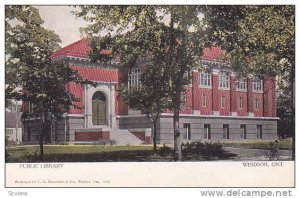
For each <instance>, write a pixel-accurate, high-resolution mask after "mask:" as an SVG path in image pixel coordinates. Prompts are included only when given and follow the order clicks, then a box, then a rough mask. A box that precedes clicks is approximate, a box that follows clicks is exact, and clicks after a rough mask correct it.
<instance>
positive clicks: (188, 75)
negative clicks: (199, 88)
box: [184, 71, 193, 86]
mask: <svg viewBox="0 0 300 198" xmlns="http://www.w3.org/2000/svg"><path fill="white" fill-rule="evenodd" d="M184 78H185V79H186V80H187V81H188V84H187V86H192V83H193V75H192V71H186V72H184Z"/></svg>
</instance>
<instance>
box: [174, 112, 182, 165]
mask: <svg viewBox="0 0 300 198" xmlns="http://www.w3.org/2000/svg"><path fill="white" fill-rule="evenodd" d="M173 127H174V161H181V148H180V130H179V108H176V109H175V110H174V115H173Z"/></svg>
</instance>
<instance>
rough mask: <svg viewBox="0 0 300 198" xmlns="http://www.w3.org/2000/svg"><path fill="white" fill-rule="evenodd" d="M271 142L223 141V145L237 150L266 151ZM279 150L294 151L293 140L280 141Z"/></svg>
mask: <svg viewBox="0 0 300 198" xmlns="http://www.w3.org/2000/svg"><path fill="white" fill-rule="evenodd" d="M270 142H274V141H270V140H261V141H254V140H253V141H249V140H247V141H230V140H229V141H222V142H221V143H222V145H223V146H225V147H235V148H249V149H264V148H266V145H267V144H268V143H270ZM277 146H278V148H279V149H281V150H291V149H292V139H285V140H279V141H278V144H277Z"/></svg>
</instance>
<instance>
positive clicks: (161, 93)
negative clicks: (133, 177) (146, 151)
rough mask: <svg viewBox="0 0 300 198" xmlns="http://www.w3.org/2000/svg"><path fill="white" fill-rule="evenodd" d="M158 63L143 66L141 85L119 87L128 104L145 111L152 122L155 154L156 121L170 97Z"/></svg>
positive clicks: (168, 105) (154, 150)
mask: <svg viewBox="0 0 300 198" xmlns="http://www.w3.org/2000/svg"><path fill="white" fill-rule="evenodd" d="M155 64H158V63H154V62H152V63H151V64H148V65H147V67H146V68H144V72H143V73H142V76H141V87H139V88H135V87H132V88H128V87H123V88H122V89H121V96H122V98H124V99H125V101H126V102H127V104H128V106H129V107H130V108H132V109H135V110H140V111H142V112H143V113H145V114H146V115H147V116H148V117H149V118H150V119H151V121H152V123H153V153H154V155H155V154H156V151H157V146H156V135H157V121H158V119H159V117H160V115H161V113H162V112H163V111H164V110H165V109H167V108H170V98H169V97H168V94H167V91H166V90H167V88H168V87H167V86H165V84H164V83H163V82H164V81H165V80H164V79H163V78H164V76H163V75H162V73H161V71H160V70H158V67H159V66H157V65H155Z"/></svg>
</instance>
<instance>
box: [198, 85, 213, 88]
mask: <svg viewBox="0 0 300 198" xmlns="http://www.w3.org/2000/svg"><path fill="white" fill-rule="evenodd" d="M199 88H204V89H212V86H204V85H199Z"/></svg>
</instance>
